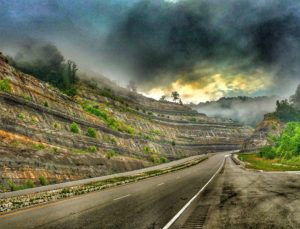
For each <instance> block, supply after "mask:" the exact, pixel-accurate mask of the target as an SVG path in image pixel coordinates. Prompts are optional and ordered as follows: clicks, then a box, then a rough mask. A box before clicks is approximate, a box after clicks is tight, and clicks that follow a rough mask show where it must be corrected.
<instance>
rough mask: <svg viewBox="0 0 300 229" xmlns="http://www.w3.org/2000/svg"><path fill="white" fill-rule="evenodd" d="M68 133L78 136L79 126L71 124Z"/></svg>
mask: <svg viewBox="0 0 300 229" xmlns="http://www.w3.org/2000/svg"><path fill="white" fill-rule="evenodd" d="M70 131H71V132H72V133H74V134H78V133H79V131H80V129H79V126H78V124H77V123H75V122H73V123H72V124H71V125H70Z"/></svg>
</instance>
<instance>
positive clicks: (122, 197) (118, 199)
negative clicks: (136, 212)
mask: <svg viewBox="0 0 300 229" xmlns="http://www.w3.org/2000/svg"><path fill="white" fill-rule="evenodd" d="M128 196H131V195H130V194H127V195H125V196H121V197H118V198H116V199H113V200H114V201H115V200H120V199H123V198H126V197H128Z"/></svg>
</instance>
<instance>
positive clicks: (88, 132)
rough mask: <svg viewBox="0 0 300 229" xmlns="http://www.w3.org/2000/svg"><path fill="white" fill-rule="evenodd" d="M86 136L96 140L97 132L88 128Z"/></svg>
mask: <svg viewBox="0 0 300 229" xmlns="http://www.w3.org/2000/svg"><path fill="white" fill-rule="evenodd" d="M86 135H87V136H89V137H91V138H96V137H97V131H96V130H95V129H94V128H91V127H90V128H88V130H87V133H86Z"/></svg>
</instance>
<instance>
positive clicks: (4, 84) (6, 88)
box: [0, 79, 11, 93]
mask: <svg viewBox="0 0 300 229" xmlns="http://www.w3.org/2000/svg"><path fill="white" fill-rule="evenodd" d="M0 91H3V92H7V93H8V92H11V86H10V83H9V81H8V80H6V79H4V80H0Z"/></svg>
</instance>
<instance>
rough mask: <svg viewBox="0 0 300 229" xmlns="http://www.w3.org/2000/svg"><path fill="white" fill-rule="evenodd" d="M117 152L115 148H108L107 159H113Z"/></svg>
mask: <svg viewBox="0 0 300 229" xmlns="http://www.w3.org/2000/svg"><path fill="white" fill-rule="evenodd" d="M116 155H117V153H116V152H115V151H114V150H108V151H107V152H106V154H105V156H106V158H107V159H111V158H112V157H115V156H116Z"/></svg>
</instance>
